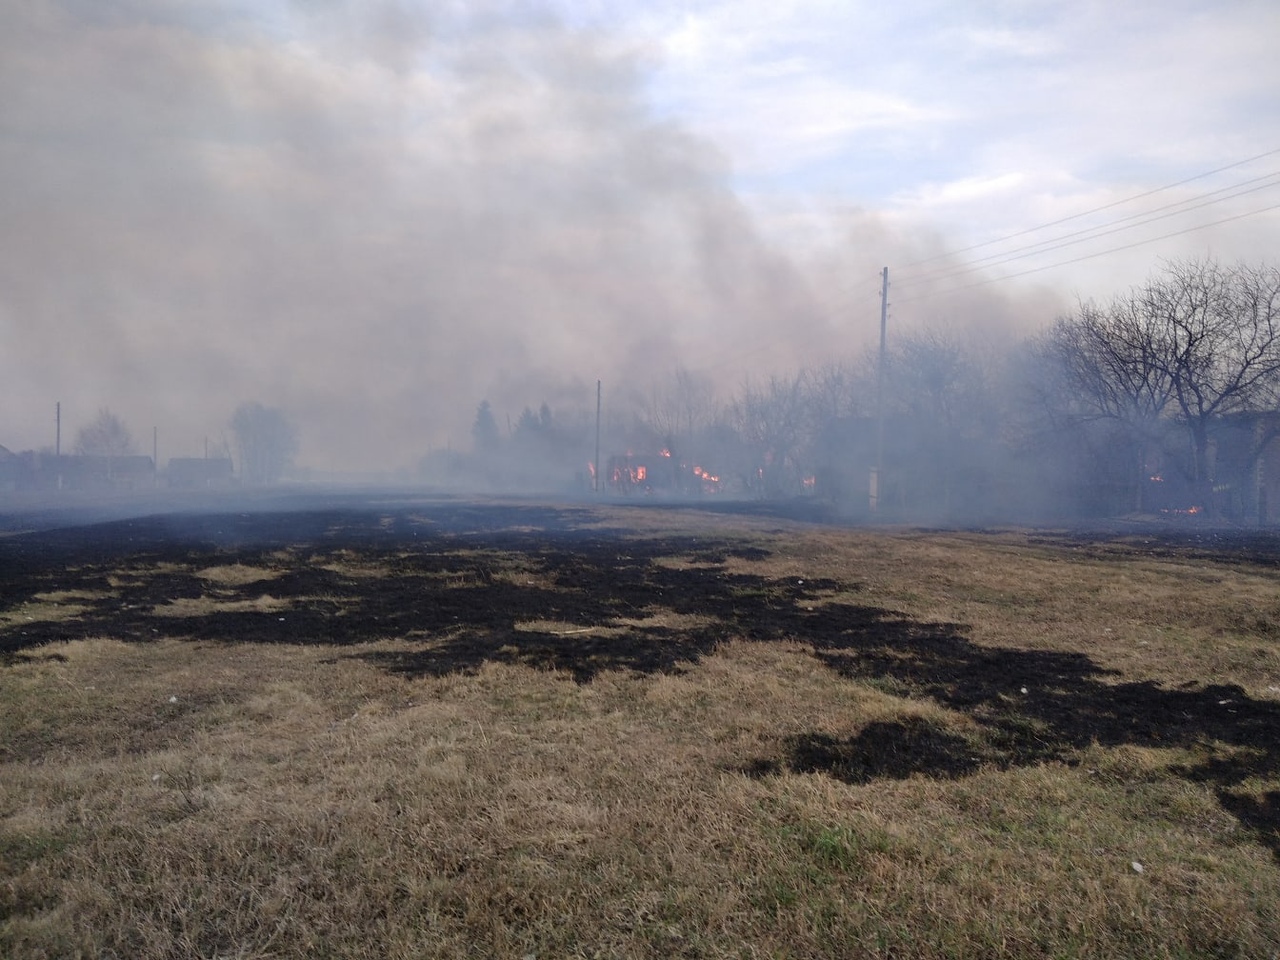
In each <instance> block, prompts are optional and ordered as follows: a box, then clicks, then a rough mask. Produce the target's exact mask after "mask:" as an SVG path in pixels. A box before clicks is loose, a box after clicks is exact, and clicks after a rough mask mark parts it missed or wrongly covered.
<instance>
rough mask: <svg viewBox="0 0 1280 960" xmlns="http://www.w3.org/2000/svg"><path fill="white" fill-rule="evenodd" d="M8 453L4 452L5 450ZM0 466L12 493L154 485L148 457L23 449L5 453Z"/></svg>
mask: <svg viewBox="0 0 1280 960" xmlns="http://www.w3.org/2000/svg"><path fill="white" fill-rule="evenodd" d="M6 453H8V451H6ZM9 456H10V457H12V462H10V461H9V459H8V458H0V459H3V461H4V463H5V464H6V466H0V489H6V487H4V486H3V484H4V483H5V480H4V479H3V478H6V477H11V478H12V481H11V482H12V484H13V486H12V488H11V489H16V490H87V491H95V492H102V491H106V490H145V489H147V488H149V487H152V486H154V485H155V480H156V473H155V464H154V463H153V462H152V460H151V458H150V457H132V456H130V457H86V456H78V455H76V456H59V455H57V454H53V453H49V452H47V451H38V450H24V451H23V452H22V453H19V454H16V455H14V454H9Z"/></svg>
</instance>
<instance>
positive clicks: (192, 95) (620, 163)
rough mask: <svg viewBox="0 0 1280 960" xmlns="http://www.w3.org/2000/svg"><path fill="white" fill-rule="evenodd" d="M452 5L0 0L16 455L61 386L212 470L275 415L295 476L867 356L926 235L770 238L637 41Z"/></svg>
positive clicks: (60, 394)
mask: <svg viewBox="0 0 1280 960" xmlns="http://www.w3.org/2000/svg"><path fill="white" fill-rule="evenodd" d="M462 6H463V5H453V4H447V3H443V2H442V3H439V4H437V5H435V7H434V8H433V7H431V6H429V5H420V6H418V7H415V8H413V9H412V10H410V9H409V8H407V7H405V6H402V5H400V4H396V3H380V4H374V3H350V4H343V3H325V4H296V5H276V4H265V5H264V4H256V3H235V2H225V3H221V4H173V3H168V2H160V0H135V2H130V3H126V4H110V5H102V4H98V3H95V2H74V0H63V2H57V0H31V2H23V3H12V4H5V5H3V7H0V89H2V90H3V91H4V95H3V97H0V173H2V175H3V182H4V187H3V189H0V224H2V226H0V339H2V340H3V342H4V344H5V350H4V351H3V352H2V353H0V382H3V383H4V396H5V406H4V412H3V422H2V423H0V428H2V429H3V430H4V434H3V435H0V443H3V444H4V445H6V446H8V447H10V448H11V449H15V450H16V449H21V448H25V447H39V446H45V445H51V444H52V440H53V409H54V402H55V401H61V402H62V405H63V411H64V438H65V437H66V436H68V435H69V434H70V432H71V431H74V429H75V428H76V427H77V426H78V425H81V424H83V423H85V422H88V421H89V420H91V419H92V417H93V416H94V415H95V414H96V413H97V412H98V410H99V409H100V408H102V407H104V406H105V407H110V408H111V409H112V410H113V411H114V412H116V413H117V414H119V415H120V416H121V417H122V418H123V419H124V420H125V421H126V422H127V423H128V424H129V425H130V426H131V427H132V429H133V432H134V435H135V437H138V438H142V437H146V439H147V440H148V441H149V440H150V438H151V427H153V426H155V427H157V429H158V436H159V442H160V456H161V459H162V460H164V459H165V458H167V457H168V456H193V455H199V454H200V453H201V450H202V448H203V447H202V444H203V442H204V440H205V439H206V438H210V439H212V440H218V441H220V440H221V439H222V438H223V437H224V436H225V435H226V434H227V432H228V431H227V423H228V420H229V419H230V416H231V413H232V411H233V410H234V409H235V408H236V407H237V406H238V405H240V404H241V403H243V402H245V401H250V400H256V401H261V402H262V403H265V404H267V405H269V406H272V407H278V408H280V409H282V410H284V411H286V412H287V413H288V414H289V416H290V417H291V418H292V419H293V420H294V422H295V423H296V425H297V427H298V429H299V434H300V438H301V450H300V454H299V458H298V459H299V461H300V462H302V463H304V464H309V465H312V466H316V467H319V468H324V469H342V470H352V471H358V470H362V469H379V468H388V467H397V466H402V465H407V464H412V463H414V462H415V461H416V460H417V459H418V458H419V457H420V456H421V455H422V454H423V452H424V451H426V450H427V449H428V448H431V447H436V448H439V447H440V446H442V445H444V444H446V443H450V442H453V443H460V444H464V445H465V444H468V443H469V442H470V427H471V423H472V420H473V418H474V416H475V411H476V404H477V403H478V401H479V400H480V399H482V398H488V399H489V400H490V401H491V403H492V404H493V407H494V410H495V411H496V412H498V414H499V416H501V415H502V413H503V412H504V411H506V412H510V413H511V414H512V415H518V413H519V412H520V410H521V409H522V408H523V407H524V406H526V405H532V406H533V407H534V408H535V409H536V408H537V405H538V404H539V403H541V402H542V401H547V402H550V403H551V404H552V405H555V406H558V407H564V406H566V405H573V404H577V405H579V406H580V407H582V408H587V407H589V406H592V405H593V404H594V387H595V380H596V379H597V378H601V379H603V380H605V382H606V383H607V384H609V386H610V388H611V389H613V390H614V393H613V395H614V396H622V395H623V394H624V392H625V391H624V390H623V385H625V384H630V383H637V382H639V383H643V382H644V381H645V380H647V379H648V378H650V377H652V376H657V375H662V374H664V373H666V372H668V371H670V370H671V369H672V368H673V367H675V366H676V365H677V364H680V365H683V366H684V367H687V368H690V369H694V370H705V371H708V373H709V375H711V376H713V377H715V378H716V379H717V380H718V382H719V383H721V384H722V385H723V386H726V387H732V386H733V385H734V384H735V383H736V382H738V381H739V380H740V378H741V376H742V374H743V373H744V372H745V371H755V372H757V373H759V372H767V371H770V370H775V369H785V368H787V367H793V366H796V365H799V364H802V363H810V362H815V361H820V360H822V359H823V358H824V357H828V356H831V355H833V354H837V353H843V352H847V351H849V350H850V349H852V348H854V347H856V346H858V345H859V344H860V343H862V342H864V341H865V340H866V339H867V338H869V337H874V335H875V323H876V319H877V313H878V311H877V307H876V302H875V289H874V287H875V274H876V271H877V270H878V269H879V266H880V264H881V263H883V262H890V258H891V257H893V256H898V255H899V253H903V254H904V255H907V254H909V252H910V251H912V250H914V249H915V247H913V246H912V245H911V244H905V243H902V242H901V241H900V240H898V239H896V238H894V237H893V236H892V235H891V234H890V233H889V232H888V231H886V230H885V229H883V228H882V227H881V226H880V225H878V224H877V223H876V221H875V220H874V218H871V217H868V216H865V215H862V214H860V213H857V212H853V213H849V214H845V215H843V216H837V215H832V216H831V218H830V222H829V223H828V224H827V226H826V229H827V230H828V232H829V235H830V237H831V240H832V242H831V243H830V244H827V245H825V246H823V245H821V244H820V245H819V246H820V247H821V249H814V248H813V245H812V244H811V245H810V246H809V248H808V249H805V250H804V251H803V252H802V253H801V252H798V251H796V250H791V249H787V248H785V247H783V246H782V245H780V244H778V243H777V242H774V241H770V242H766V240H765V239H764V238H763V236H762V234H761V232H760V230H758V229H757V227H756V225H755V224H754V223H753V219H752V217H751V216H750V215H749V214H748V213H747V211H746V210H745V209H744V207H743V206H742V205H741V204H740V203H739V201H738V200H737V199H736V198H735V196H734V195H733V194H732V192H731V191H730V189H729V187H728V186H727V182H728V167H727V162H726V160H725V158H724V157H722V156H720V155H718V154H717V153H716V152H715V151H714V150H712V149H711V148H709V147H708V146H707V145H706V144H705V143H702V142H700V141H698V140H697V139H695V138H693V137H691V136H690V135H688V134H687V133H686V132H684V131H682V130H681V129H680V128H678V127H677V126H674V125H672V124H671V123H669V122H667V121H664V120H662V119H660V118H658V117H655V116H654V115H653V113H652V112H651V111H650V110H649V109H647V108H646V106H645V100H644V96H643V82H644V77H645V72H646V70H648V69H650V68H651V66H652V64H651V63H650V62H649V61H648V59H647V56H648V55H647V54H646V52H645V51H643V50H639V49H634V48H630V47H627V46H625V45H619V44H618V43H617V42H615V41H614V40H612V39H611V38H609V37H607V36H603V35H597V34H593V33H589V32H583V31H581V30H571V29H568V28H566V27H564V26H562V25H561V24H558V23H557V22H555V21H553V20H550V19H547V18H545V17H542V16H537V15H532V14H528V13H527V12H526V13H523V14H522V13H521V12H520V8H519V7H516V6H512V7H510V8H506V7H504V8H501V9H498V8H495V7H493V6H491V5H470V4H468V5H465V7H466V11H467V12H460V10H461V8H462ZM984 302H985V303H986V304H987V306H986V307H984V308H983V309H982V310H979V311H978V312H980V313H982V314H984V315H986V316H989V317H990V316H998V315H1000V314H1002V313H1003V315H1004V316H1003V317H1002V318H1000V322H1006V321H1007V322H1013V321H1015V320H1020V319H1030V320H1031V321H1032V322H1043V321H1045V320H1048V319H1051V316H1052V313H1053V311H1052V310H1048V311H1045V312H1044V314H1043V315H1042V316H1039V317H1033V318H1021V317H1018V316H1017V315H1016V311H1013V312H1010V310H1009V308H1008V307H1007V306H1006V305H999V306H995V307H992V306H991V304H992V303H995V302H996V301H992V300H987V301H984ZM949 309H953V310H955V309H961V308H960V307H958V306H955V305H952V306H951V307H949ZM964 309H965V310H972V309H973V307H972V305H969V306H966V307H964ZM640 393H643V388H641V389H640ZM146 452H150V451H149V450H148V451H146Z"/></svg>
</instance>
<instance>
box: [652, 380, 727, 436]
mask: <svg viewBox="0 0 1280 960" xmlns="http://www.w3.org/2000/svg"><path fill="white" fill-rule="evenodd" d="M716 413H717V410H716V402H715V387H714V385H713V384H712V382H711V380H710V378H708V377H706V376H704V375H702V374H698V373H694V372H693V371H692V370H689V369H688V368H686V367H683V366H677V367H676V368H675V370H673V371H672V372H671V374H670V375H669V376H667V377H664V378H663V379H662V380H660V381H657V382H655V383H654V384H653V388H652V390H651V391H650V393H649V397H648V398H647V399H646V401H645V403H644V410H643V420H644V423H645V426H647V427H648V428H649V430H651V431H652V432H653V433H654V435H655V436H657V437H658V438H660V439H661V440H662V442H663V443H664V444H666V445H667V447H668V448H669V449H673V450H675V451H676V452H677V453H687V452H688V451H687V450H685V449H683V448H687V447H689V446H690V445H692V444H693V443H694V442H695V438H696V437H697V435H698V433H699V431H701V430H703V429H705V428H706V427H708V426H710V425H711V424H712V423H713V422H714V420H715V417H716Z"/></svg>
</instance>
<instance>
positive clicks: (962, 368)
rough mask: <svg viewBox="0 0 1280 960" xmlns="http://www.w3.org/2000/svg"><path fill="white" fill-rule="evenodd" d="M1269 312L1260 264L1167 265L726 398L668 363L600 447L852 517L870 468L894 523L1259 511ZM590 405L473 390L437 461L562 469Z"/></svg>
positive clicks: (1273, 306)
mask: <svg viewBox="0 0 1280 960" xmlns="http://www.w3.org/2000/svg"><path fill="white" fill-rule="evenodd" d="M1278 308H1280V270H1277V268H1276V267H1274V266H1269V265H1251V264H1245V263H1237V264H1231V265H1224V264H1221V263H1219V262H1217V261H1214V260H1185V261H1174V262H1170V263H1167V264H1165V265H1164V266H1163V267H1162V268H1161V269H1159V270H1157V271H1156V272H1155V273H1154V274H1153V275H1152V276H1151V277H1150V278H1149V279H1148V280H1147V281H1146V282H1145V283H1143V284H1142V285H1141V286H1138V287H1135V288H1133V289H1131V290H1129V291H1128V292H1126V293H1123V294H1119V295H1117V296H1115V297H1113V298H1112V299H1111V300H1109V301H1106V302H1097V301H1093V300H1088V301H1083V302H1081V303H1079V304H1078V305H1077V307H1076V308H1075V309H1074V310H1073V311H1072V312H1070V313H1069V314H1067V315H1064V316H1061V317H1059V318H1057V319H1056V321H1055V322H1053V323H1052V324H1051V325H1050V326H1049V327H1048V328H1047V329H1043V330H1042V331H1041V332H1039V333H1037V334H1035V335H1032V336H1028V337H1026V338H1023V339H1005V340H1002V341H994V340H984V339H981V338H978V337H975V336H972V335H970V334H968V333H967V332H966V331H963V330H960V329H956V328H951V329H941V328H938V327H932V328H923V329H916V330H908V331H905V332H902V333H900V334H898V335H895V336H893V337H892V338H891V339H890V342H889V346H888V350H887V353H886V356H885V360H884V369H883V371H881V369H880V360H879V356H878V351H875V350H868V351H865V352H864V353H862V354H859V355H856V356H853V357H851V358H847V359H845V360H842V361H839V362H831V363H828V364H825V365H822V366H814V367H809V368H806V369H801V370H798V371H795V372H793V373H789V374H785V375H783V374H779V375H775V376H770V377H766V378H760V379H751V380H746V381H744V382H743V383H742V384H741V385H740V386H739V387H738V388H737V390H735V391H734V392H733V394H732V395H731V396H729V397H727V398H724V397H721V396H719V395H717V393H716V391H715V390H714V389H713V387H712V384H711V383H710V381H709V380H707V379H706V378H705V377H702V376H700V375H698V374H696V373H694V372H692V371H689V370H686V369H683V368H677V369H676V370H674V371H672V372H671V373H669V374H667V375H666V376H663V377H659V378H657V379H656V381H655V382H654V383H653V384H652V386H651V388H650V390H649V392H648V393H647V395H645V396H640V397H632V398H631V399H630V402H629V403H628V404H627V405H626V409H625V410H622V411H619V410H618V409H617V407H618V404H616V403H615V404H612V405H611V407H612V408H613V409H611V411H610V414H609V420H608V422H607V423H606V424H605V427H604V429H605V440H604V441H603V443H604V446H605V450H606V452H607V453H608V452H618V451H620V450H623V449H626V450H635V451H658V450H662V451H665V452H667V453H669V454H670V455H671V457H672V460H673V461H676V462H683V463H685V464H687V465H691V464H693V463H695V462H697V463H700V464H702V465H704V466H706V467H707V468H708V469H710V470H713V471H714V473H715V475H716V476H717V477H720V478H722V479H723V483H722V489H723V490H724V492H726V493H738V494H742V495H749V496H761V497H770V498H780V497H790V496H802V495H813V496H821V497H824V498H827V499H830V500H832V501H833V502H838V503H841V504H844V505H846V507H847V508H848V509H849V511H850V512H853V513H856V512H857V511H858V508H859V506H860V505H864V504H866V503H867V497H868V484H869V474H870V470H871V468H872V467H875V466H877V465H878V464H879V465H882V466H883V471H882V472H881V475H880V490H879V493H880V497H879V502H880V506H881V508H882V509H883V510H884V511H885V512H886V513H888V514H890V515H897V516H901V517H903V518H905V519H950V520H959V521H965V520H978V519H1000V518H1009V519H1022V518H1047V517H1051V516H1061V517H1088V516H1114V515H1117V514H1123V513H1130V512H1139V513H1151V512H1156V511H1160V510H1163V511H1165V512H1178V511H1203V512H1205V513H1209V514H1214V513H1216V514H1219V515H1220V516H1222V517H1223V518H1228V519H1230V518H1239V519H1251V518H1252V519H1258V518H1260V517H1262V516H1263V515H1264V513H1265V510H1266V504H1265V503H1262V502H1260V498H1264V487H1265V485H1264V483H1263V480H1264V478H1263V477H1262V476H1261V465H1262V463H1263V460H1264V457H1265V455H1266V452H1267V450H1268V449H1272V448H1273V447H1272V443H1273V441H1275V440H1276V439H1277V434H1278V432H1280V427H1278V426H1277V424H1278V423H1280V326H1278V325H1277V324H1278V319H1280V318H1278V317H1277V310H1278ZM881 373H883V390H882V391H881V389H880V388H879V386H878V384H879V383H880V375H881ZM594 419H595V418H594V410H591V411H587V410H571V411H569V412H567V413H562V412H553V411H552V410H550V409H549V408H548V407H547V406H546V405H543V407H542V408H541V410H540V411H538V412H537V413H535V412H533V411H532V410H526V411H525V412H524V413H523V414H522V415H521V417H520V418H519V420H518V421H517V422H516V424H515V425H514V426H513V427H508V429H506V430H503V429H501V428H500V427H499V424H498V423H497V420H496V418H495V417H494V414H493V411H492V409H491V408H490V406H489V404H488V403H487V402H484V403H482V404H481V405H480V407H479V408H478V410H477V414H476V419H475V423H474V426H473V431H472V439H473V451H472V454H471V455H470V456H471V457H473V458H474V459H472V460H470V461H467V456H466V455H455V456H454V457H453V465H454V468H455V470H456V471H459V475H460V476H462V475H466V476H470V475H471V474H469V473H467V470H466V469H464V468H472V472H473V473H474V472H478V473H480V474H482V475H487V476H489V477H490V478H491V479H493V480H494V482H493V485H494V486H510V485H511V484H510V483H509V482H508V483H504V482H503V481H504V480H505V481H514V480H519V479H520V477H519V476H516V475H515V474H511V475H508V476H505V477H504V476H502V474H503V473H504V471H509V470H511V469H513V468H510V467H508V466H506V465H507V464H508V463H510V462H517V463H518V462H520V461H521V460H522V459H523V461H525V462H527V463H539V464H541V465H542V467H541V468H540V469H542V474H541V476H543V477H544V478H549V477H551V476H553V475H556V476H561V477H563V476H564V474H565V464H574V463H577V464H587V462H588V461H590V460H591V457H592V454H593V449H592V448H593V441H594V426H595V423H594ZM459 461H466V462H463V463H461V464H460V463H459ZM435 466H438V464H436V465H435ZM514 469H515V471H516V474H518V473H519V468H514ZM554 471H559V473H554ZM495 472H496V473H497V474H498V476H497V477H496V478H494V476H493V474H494V473H495ZM575 475H580V469H579V471H578V473H577V474H575ZM579 479H580V476H579Z"/></svg>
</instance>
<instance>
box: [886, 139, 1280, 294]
mask: <svg viewBox="0 0 1280 960" xmlns="http://www.w3.org/2000/svg"><path fill="white" fill-rule="evenodd" d="M1276 154H1280V147H1277V148H1276V149H1274V150H1266V151H1264V152H1262V153H1259V154H1255V155H1254V156H1252V157H1246V158H1245V159H1243V160H1237V161H1235V162H1234V163H1228V164H1225V165H1224V166H1221V167H1215V168H1214V169H1212V170H1206V171H1204V172H1203V173H1197V174H1195V175H1194V176H1190V177H1185V178H1184V179H1182V180H1178V181H1176V182H1174V183H1167V184H1165V185H1164V186H1163V187H1156V188H1154V189H1152V190H1145V191H1143V192H1142V193H1136V194H1134V195H1133V196H1130V197H1124V198H1122V199H1120V200H1113V201H1111V202H1110V203H1104V204H1103V205H1102V206H1100V207H1093V208H1092V209H1090V210H1082V211H1081V212H1079V213H1073V214H1071V215H1070V216H1067V217H1061V218H1059V219H1057V220H1050V221H1049V222H1047V223H1041V224H1037V225H1036V226H1034V227H1027V228H1026V229H1024V230H1017V231H1015V232H1013V233H1008V234H1005V235H1004V236H1002V237H996V238H994V239H992V240H984V241H983V242H981V243H975V244H973V245H972V246H968V247H962V248H960V249H959V250H950V251H948V252H947V253H939V254H936V255H935V256H932V257H925V258H924V259H921V260H914V261H912V262H911V263H905V264H903V265H902V269H904V270H909V269H910V268H911V267H917V266H920V265H921V264H924V263H932V262H933V261H935V260H942V259H945V258H947V257H952V256H959V255H960V254H963V253H968V252H970V251H971V250H981V249H982V248H983V247H989V246H992V245H993V244H997V243H1004V242H1005V241H1006V240H1015V239H1017V238H1018V237H1024V236H1026V235H1027V234H1029V233H1037V232H1039V231H1040V230H1047V229H1049V228H1050V227H1056V226H1060V225H1061V224H1064V223H1070V222H1071V221H1072V220H1079V219H1080V218H1082V217H1088V216H1092V215H1093V214H1095V213H1101V212H1102V211H1104V210H1111V209H1113V208H1115V207H1120V206H1124V205H1125V204H1126V203H1133V202H1134V201H1136V200H1145V199H1146V198H1147V197H1152V196H1155V195H1156V194H1157V193H1164V192H1165V191H1166V190H1173V189H1174V188H1176V187H1182V186H1186V185H1187V184H1188V183H1194V182H1195V181H1197V180H1203V179H1204V178H1205V177H1212V176H1213V175H1214V174H1217V173H1224V172H1226V171H1227V170H1234V169H1236V168H1237V167H1243V166H1245V165H1247V164H1250V163H1254V162H1256V161H1258V160H1263V159H1266V158H1267V157H1274V156H1275V155H1276Z"/></svg>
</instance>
